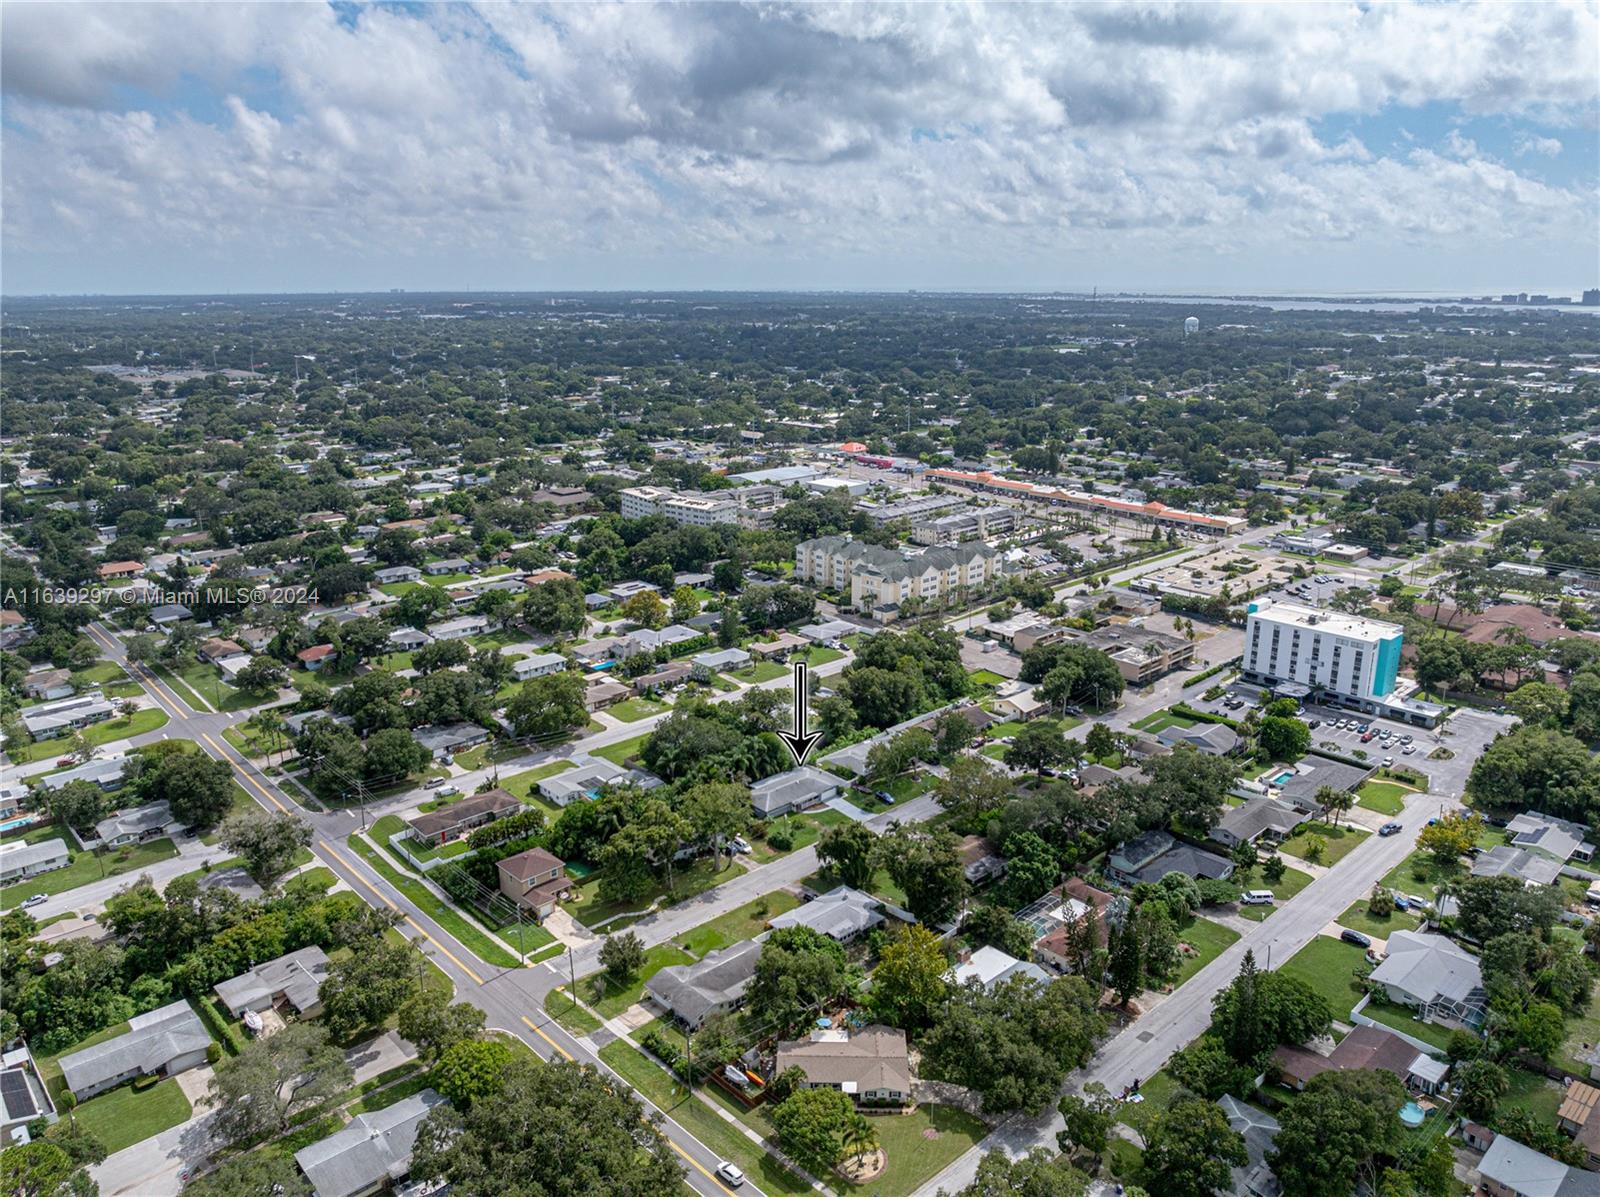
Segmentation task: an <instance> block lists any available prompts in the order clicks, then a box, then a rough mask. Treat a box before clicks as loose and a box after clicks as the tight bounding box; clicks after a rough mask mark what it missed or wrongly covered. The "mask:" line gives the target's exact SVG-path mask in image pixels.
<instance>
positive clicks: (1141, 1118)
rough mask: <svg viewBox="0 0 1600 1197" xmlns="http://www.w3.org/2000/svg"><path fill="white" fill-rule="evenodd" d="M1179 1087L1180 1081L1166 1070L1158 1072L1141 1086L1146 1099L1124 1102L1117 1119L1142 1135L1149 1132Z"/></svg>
mask: <svg viewBox="0 0 1600 1197" xmlns="http://www.w3.org/2000/svg"><path fill="white" fill-rule="evenodd" d="M1178 1089H1179V1085H1178V1082H1177V1081H1175V1080H1173V1079H1172V1078H1171V1077H1170V1076H1168V1075H1167V1074H1166V1073H1165V1072H1158V1073H1156V1074H1155V1076H1153V1077H1151V1078H1150V1079H1149V1080H1147V1081H1144V1082H1142V1083H1141V1084H1140V1086H1139V1095H1140V1096H1141V1097H1143V1098H1144V1100H1143V1101H1141V1102H1138V1103H1136V1104H1132V1103H1128V1102H1124V1103H1123V1104H1122V1105H1121V1106H1120V1107H1119V1108H1118V1110H1117V1120H1118V1121H1119V1122H1121V1123H1122V1124H1123V1125H1125V1126H1131V1127H1133V1129H1134V1130H1136V1131H1138V1132H1139V1133H1140V1134H1141V1135H1147V1134H1149V1133H1150V1128H1151V1126H1152V1125H1153V1124H1154V1122H1155V1119H1156V1116H1157V1115H1159V1114H1165V1113H1166V1112H1167V1107H1168V1106H1169V1105H1171V1104H1172V1099H1173V1097H1174V1096H1175V1095H1176V1094H1177V1092H1178Z"/></svg>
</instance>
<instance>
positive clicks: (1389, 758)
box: [1383, 756, 1394, 769]
mask: <svg viewBox="0 0 1600 1197" xmlns="http://www.w3.org/2000/svg"><path fill="white" fill-rule="evenodd" d="M1393 765H1394V757H1392V756H1386V757H1384V758H1383V767H1384V768H1385V769H1388V768H1390V767H1391V766H1393Z"/></svg>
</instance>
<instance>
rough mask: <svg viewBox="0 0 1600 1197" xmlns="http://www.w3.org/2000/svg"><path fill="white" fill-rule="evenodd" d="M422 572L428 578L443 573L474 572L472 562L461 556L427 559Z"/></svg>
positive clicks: (441, 575) (439, 575) (440, 575)
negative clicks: (435, 559)
mask: <svg viewBox="0 0 1600 1197" xmlns="http://www.w3.org/2000/svg"><path fill="white" fill-rule="evenodd" d="M422 572H423V573H425V574H427V575H428V576H429V577H430V578H442V577H443V576H444V575H445V574H470V573H474V572H476V571H475V570H474V569H473V568H472V563H471V562H470V561H467V560H465V559H463V558H461V557H441V558H440V559H439V560H437V561H429V562H428V563H427V564H425V565H424V566H423V567H422Z"/></svg>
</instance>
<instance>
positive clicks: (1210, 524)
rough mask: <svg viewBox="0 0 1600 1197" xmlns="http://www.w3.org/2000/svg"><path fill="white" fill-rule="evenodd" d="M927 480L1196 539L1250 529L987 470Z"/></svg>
mask: <svg viewBox="0 0 1600 1197" xmlns="http://www.w3.org/2000/svg"><path fill="white" fill-rule="evenodd" d="M927 478H928V480H929V481H930V482H942V483H944V484H946V485H949V486H964V487H966V488H967V489H969V490H976V491H983V492H985V493H988V494H995V495H1009V496H1010V497H1012V498H1014V499H1022V500H1026V501H1028V502H1033V503H1048V504H1049V505H1050V506H1052V507H1070V508H1073V509H1075V510H1078V511H1086V512H1089V513H1091V514H1095V515H1103V516H1108V517H1111V518H1121V519H1127V520H1132V521H1134V522H1136V523H1146V524H1151V525H1153V526H1155V527H1157V528H1172V529H1174V530H1176V531H1179V532H1188V533H1191V534H1193V535H1196V536H1231V535H1233V534H1234V533H1236V532H1242V531H1244V530H1245V529H1246V528H1248V527H1249V526H1250V521H1249V520H1247V519H1245V518H1244V517H1243V516H1237V515H1213V514H1211V513H1209V512H1203V511H1182V510H1180V509H1178V508H1176V507H1168V506H1167V505H1166V504H1165V503H1157V502H1155V501H1154V500H1152V501H1150V502H1145V503H1136V502H1134V501H1133V500H1131V499H1118V498H1115V497H1113V496H1111V495H1098V494H1089V493H1087V492H1085V491H1080V490H1066V489H1063V488H1062V487H1057V486H1044V485H1041V484H1039V483H1036V482H1019V481H1017V480H1015V479H1012V478H1005V477H1002V476H1001V475H999V474H992V473H989V472H988V471H986V470H985V471H980V472H977V473H971V472H968V471H965V470H944V469H938V470H929V471H928V472H927Z"/></svg>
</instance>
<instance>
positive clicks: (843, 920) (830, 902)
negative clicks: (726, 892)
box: [767, 885, 916, 943]
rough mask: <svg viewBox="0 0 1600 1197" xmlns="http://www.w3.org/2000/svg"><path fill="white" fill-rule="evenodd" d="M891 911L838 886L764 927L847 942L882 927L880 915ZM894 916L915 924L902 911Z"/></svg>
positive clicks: (876, 901)
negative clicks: (797, 930) (802, 929)
mask: <svg viewBox="0 0 1600 1197" xmlns="http://www.w3.org/2000/svg"><path fill="white" fill-rule="evenodd" d="M892 909H893V908H892V907H889V906H888V905H887V904H886V903H884V902H881V901H879V900H878V899H877V898H875V897H873V896H872V895H871V894H864V893H862V892H861V891H860V890H858V889H852V888H850V887H849V886H848V885H841V886H838V887H836V888H834V889H831V890H829V891H828V892H827V893H825V894H819V895H818V896H817V897H815V898H813V899H812V900H811V901H809V902H807V903H805V904H804V905H803V906H799V907H797V908H796V909H794V910H790V911H786V912H784V913H783V914H780V915H778V916H777V917H775V918H773V919H771V920H770V921H769V922H768V924H767V925H768V926H769V927H772V928H774V929H777V928H782V927H810V928H811V929H812V930H813V931H815V932H817V933H818V934H820V935H826V936H827V937H828V938H829V939H833V940H837V941H838V942H839V943H849V942H850V941H851V940H853V939H855V938H856V937H857V936H860V935H865V934H866V933H867V932H868V931H871V930H872V929H873V928H874V927H881V926H883V924H884V921H885V920H884V913H883V912H884V911H885V910H892ZM895 913H896V915H897V917H899V916H903V918H902V921H903V922H908V923H909V922H915V921H916V920H915V919H914V918H913V917H912V916H911V915H910V914H909V913H907V912H905V911H898V912H895Z"/></svg>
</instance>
